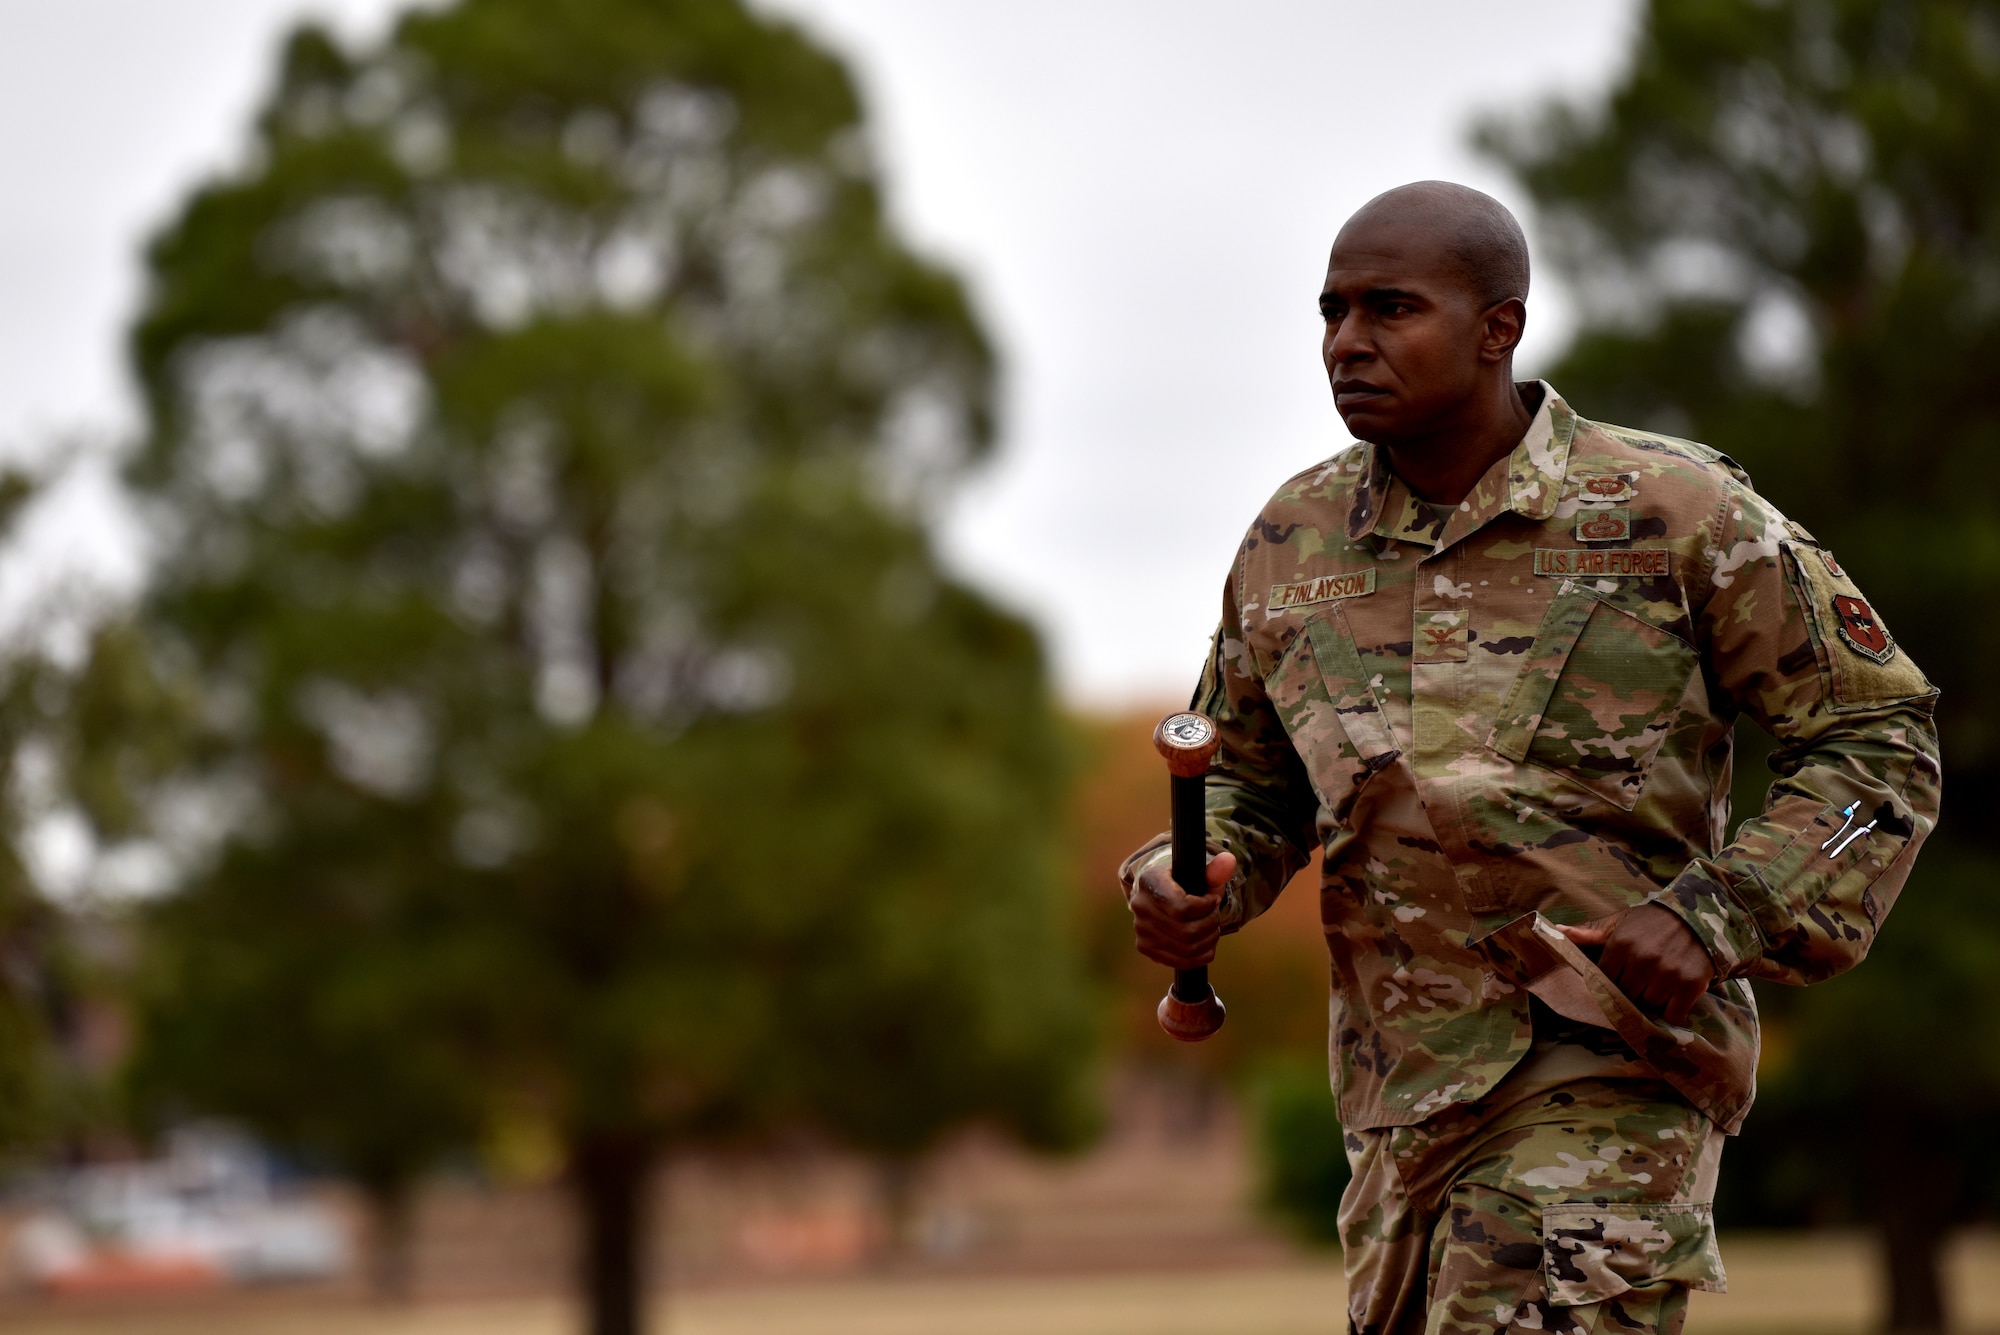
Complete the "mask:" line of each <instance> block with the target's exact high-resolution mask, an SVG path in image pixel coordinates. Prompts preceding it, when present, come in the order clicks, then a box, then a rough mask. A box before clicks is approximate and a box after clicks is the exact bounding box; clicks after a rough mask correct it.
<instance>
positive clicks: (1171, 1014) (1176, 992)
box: [1153, 713, 1226, 1043]
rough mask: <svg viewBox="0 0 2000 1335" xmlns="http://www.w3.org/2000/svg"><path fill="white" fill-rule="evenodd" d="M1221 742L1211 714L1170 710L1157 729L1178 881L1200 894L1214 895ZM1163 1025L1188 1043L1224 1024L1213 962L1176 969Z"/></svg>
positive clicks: (1155, 739) (1162, 1009)
mask: <svg viewBox="0 0 2000 1335" xmlns="http://www.w3.org/2000/svg"><path fill="white" fill-rule="evenodd" d="M1220 744H1221V738H1220V737H1219V736H1218V735H1217V733H1216V730H1215V724H1214V723H1213V722H1211V721H1210V720H1209V719H1208V718H1207V717H1206V716H1205V715H1201V714H1195V713H1180V714H1169V715H1168V716H1167V717H1166V718H1164V719H1162V720H1161V721H1160V726H1159V727H1157V728H1155V729H1154V730H1153V745H1154V746H1155V747H1157V748H1158V749H1159V752H1160V754H1161V755H1162V756H1164V757H1165V758H1166V762H1167V773H1168V774H1169V775H1170V776H1171V777H1170V778H1169V779H1168V783H1169V784H1170V785H1171V786H1172V789H1173V807H1172V811H1173V834H1172V839H1173V874H1174V882H1175V883H1176V884H1177V885H1179V886H1180V888H1181V889H1182V890H1183V891H1185V892H1186V893H1188V894H1190V895H1194V896H1196V897H1197V898H1198V897H1200V896H1202V895H1206V894H1207V893H1208V833H1207V831H1208V812H1207V804H1206V800H1205V799H1206V787H1207V775H1208V762H1209V761H1210V759H1212V758H1213V757H1214V755H1215V751H1216V747H1217V746H1219V745H1220ZM1156 1014H1157V1016H1158V1018H1159V1021H1160V1028H1162V1029H1164V1030H1166V1031H1167V1032H1168V1033H1169V1034H1171V1035H1173V1036H1174V1037H1175V1038H1178V1039H1180V1040H1181V1041H1183V1042H1186V1043H1194V1042H1199V1041H1200V1040H1202V1039H1204V1038H1207V1037H1208V1036H1209V1035H1210V1034H1212V1033H1214V1032H1215V1031H1216V1030H1218V1029H1220V1028H1222V1021H1223V1019H1224V1018H1225V1014H1226V1012H1225V1011H1224V1010H1223V1006H1222V999H1221V998H1220V997H1218V996H1216V995H1215V989H1214V988H1213V987H1211V986H1209V982H1208V966H1207V965H1205V964H1204V965H1200V966H1198V967H1196V968H1193V969H1176V970H1174V982H1173V986H1172V987H1170V988H1168V989H1167V994H1166V995H1165V996H1164V997H1161V998H1160V1007H1159V1010H1158V1011H1157V1012H1156Z"/></svg>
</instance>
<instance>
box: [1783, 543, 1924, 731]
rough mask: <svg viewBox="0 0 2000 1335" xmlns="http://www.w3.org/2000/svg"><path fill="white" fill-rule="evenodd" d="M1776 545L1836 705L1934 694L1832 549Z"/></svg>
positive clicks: (1869, 703)
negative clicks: (1783, 559) (1809, 630)
mask: <svg viewBox="0 0 2000 1335" xmlns="http://www.w3.org/2000/svg"><path fill="white" fill-rule="evenodd" d="M1781 545H1782V546H1783V548H1784V551H1785V558H1786V560H1785V564H1786V568H1787V574H1788V576H1789V577H1790V578H1791V580H1792V583H1793V590H1794V592H1795V594H1796V595H1797V597H1798V599H1799V603H1800V605H1801V606H1802V607H1803V608H1804V610H1805V616H1806V624H1807V625H1808V626H1810V627H1811V628H1812V636H1813V642H1814V648H1815V649H1816V650H1817V651H1818V654H1819V661H1820V666H1821V668H1822V670H1824V671H1825V672H1826V674H1827V677H1828V685H1829V687H1830V692H1829V693H1830V694H1831V696H1832V702H1833V705H1834V707H1835V708H1840V707H1843V706H1845V707H1849V708H1863V707H1868V706H1874V705H1885V704H1891V703H1894V702H1896V701H1899V700H1916V699H1921V698H1922V697H1924V696H1927V695H1932V694H1935V693H1936V691H1935V688H1934V687H1933V686H1932V685H1931V684H1930V682H1929V681H1928V680H1926V679H1925V677H1924V674H1923V673H1922V672H1921V671H1919V670H1918V669H1917V665H1916V664H1915V663H1912V662H1911V661H1910V656H1909V655H1908V654H1906V653H1904V652H1903V651H1902V649H1901V648H1899V647H1898V646H1897V644H1896V641H1895V639H1894V637H1893V636H1891V635H1890V634H1889V628H1888V627H1887V626H1886V625H1884V624H1883V623H1882V618H1881V616H1880V615H1878V614H1877V613H1876V611H1875V607H1874V605H1873V604H1872V603H1870V602H1869V601H1868V600H1867V599H1866V598H1864V597H1863V596H1862V594H1861V590H1860V589H1858V588H1856V587H1855V584H1854V581H1853V580H1852V579H1850V578H1848V575H1847V572H1846V571H1845V570H1844V569H1842V568H1841V565H1840V563H1839V562H1838V561H1836V560H1834V559H1833V553H1832V552H1829V551H1827V550H1826V549H1825V548H1823V547H1819V546H1817V545H1809V544H1807V543H1804V542H1797V541H1786V542H1784V543H1782V544H1781Z"/></svg>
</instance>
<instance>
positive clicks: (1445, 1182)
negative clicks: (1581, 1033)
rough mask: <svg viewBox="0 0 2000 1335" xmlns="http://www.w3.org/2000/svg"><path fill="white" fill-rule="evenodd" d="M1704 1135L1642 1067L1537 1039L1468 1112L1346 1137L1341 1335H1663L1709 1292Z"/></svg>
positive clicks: (1718, 1270) (1711, 1244) (1716, 1270)
mask: <svg viewBox="0 0 2000 1335" xmlns="http://www.w3.org/2000/svg"><path fill="white" fill-rule="evenodd" d="M1722 1141H1723V1136H1722V1133H1721V1131H1720V1130H1718V1129H1717V1127H1716V1126H1715V1124H1714V1123H1713V1122H1711V1121H1709V1120H1708V1118H1706V1117H1705V1116H1703V1115H1702V1114H1701V1113H1699V1112H1696V1111H1695V1110H1694V1109H1692V1108H1690V1107H1689V1106H1688V1105H1687V1104H1686V1103H1685V1102H1683V1101H1682V1100H1681V1099H1680V1097H1679V1096H1678V1095H1677V1094H1675V1093H1674V1091H1673V1090H1672V1089H1671V1088H1670V1087H1668V1086H1667V1085H1665V1084H1663V1083H1661V1082H1660V1081H1659V1080H1658V1079H1657V1078H1649V1073H1648V1072H1647V1069H1646V1068H1645V1067H1643V1066H1639V1065H1638V1064H1637V1063H1634V1062H1623V1061H1612V1060H1608V1059H1606V1058H1605V1057H1602V1056H1600V1055H1597V1054H1593V1053H1591V1052H1588V1051H1586V1050H1585V1049H1583V1048H1579V1047H1571V1046H1568V1045H1557V1044H1547V1043H1538V1044H1537V1045H1536V1049H1535V1051H1534V1052H1532V1053H1531V1054H1530V1055H1529V1056H1528V1058H1527V1059H1526V1060H1525V1061H1524V1062H1523V1064H1522V1067H1521V1068H1520V1069H1518V1070H1516V1071H1515V1072H1514V1073H1512V1074H1510V1075H1509V1076H1508V1077H1507V1079H1506V1080H1504V1081H1502V1082H1501V1083H1500V1084H1499V1085H1498V1086H1496V1087H1495V1088H1494V1090H1493V1091H1492V1093H1491V1094H1489V1095H1488V1096H1487V1097H1486V1098H1485V1099H1482V1100H1480V1101H1479V1102H1477V1103H1466V1104H1457V1105H1454V1106H1453V1107H1452V1108H1450V1109H1447V1110H1446V1111H1445V1112H1444V1113H1442V1114H1440V1115H1438V1116H1436V1117H1433V1118H1431V1119H1430V1120H1428V1121H1426V1122H1424V1123H1422V1124H1420V1125H1417V1126H1400V1127H1383V1128H1380V1129H1377V1130H1369V1131H1350V1132H1348V1133H1347V1157H1348V1162H1349V1163H1350V1164H1351V1165H1352V1166H1353V1169H1354V1180H1353V1182H1352V1184H1351V1185H1350V1186H1349V1187H1348V1189H1347V1193H1346V1195H1345V1196H1343V1197H1342V1198H1341V1204H1340V1232H1341V1246H1342V1248H1343V1250H1344V1253H1345V1259H1346V1266H1347V1290H1348V1316H1349V1320H1350V1322H1351V1323H1352V1324H1351V1326H1350V1332H1351V1335H1474V1332H1480V1333H1481V1335H1484V1333H1485V1332H1493V1331H1550V1332H1564V1333H1565V1335H1571V1333H1575V1335H1614V1333H1615V1335H1636V1333H1639V1332H1644V1333H1645V1335H1655V1333H1656V1332H1657V1333H1658V1335H1677V1333H1678V1332H1679V1331H1680V1329H1681V1326H1682V1323H1683V1322H1684V1321H1685V1320H1686V1318H1687V1301H1688V1292H1689V1290H1690V1289H1707V1290H1715V1291H1720V1290H1721V1288H1722V1285H1723V1272H1722V1260H1721V1257H1720V1256H1719V1255H1718V1254H1717V1251H1716V1246H1715V1233H1714V1227H1713V1224H1712V1221H1711V1218H1710V1201H1711V1200H1712V1199H1713V1197H1714V1192H1715V1175H1716V1168H1717V1165H1718V1163H1719V1161H1720V1159H1721V1154H1722Z"/></svg>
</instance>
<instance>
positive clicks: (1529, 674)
mask: <svg viewBox="0 0 2000 1335" xmlns="http://www.w3.org/2000/svg"><path fill="white" fill-rule="evenodd" d="M1605 585H1611V586H1612V587H1611V588H1609V589H1607V588H1605V587H1604V586H1605ZM1691 633H1692V628H1691V626H1690V623H1689V620H1688V616H1687V612H1686V610H1685V607H1684V606H1683V604H1682V603H1681V601H1680V594H1679V590H1678V588H1677V586H1675V585H1674V584H1673V582H1672V581H1671V580H1666V579H1662V580H1654V581H1642V580H1623V579H1621V580H1602V581H1595V582H1591V583H1585V582H1584V581H1582V580H1564V581H1563V582H1562V584H1561V585H1560V586H1558V588H1557V591H1556V596H1555V598H1554V599H1553V600H1552V601H1551V602H1550V604H1549V610H1548V614H1547V615H1546V616H1545V617H1544V618H1543V620H1542V627H1541V630H1540V632H1539V633H1537V635H1536V636H1535V643H1534V646H1533V647H1532V648H1530V649H1529V650H1528V655H1527V660H1526V661H1525V662H1523V663H1522V665H1521V670H1520V675H1519V676H1518V677H1516V678H1515V680H1514V688H1513V690H1512V691H1511V692H1510V693H1509V695H1508V698H1507V702H1506V703H1505V704H1504V705H1503V706H1502V707H1501V710H1500V713H1499V716H1498V718H1497V720H1496V721H1495V723H1494V727H1493V734H1492V736H1491V737H1490V738H1489V739H1488V742H1487V745H1488V746H1489V747H1491V748H1492V749H1493V750H1494V751H1495V752H1497V753H1499V754H1500V755H1503V756H1505V757H1507V758H1508V759H1509V760H1513V761H1517V762H1526V763H1527V764H1531V765H1538V766H1540V767H1542V768H1544V769H1549V770H1553V771H1555V772H1556V773H1557V774H1560V775H1562V776H1563V777H1564V778H1566V779H1569V780H1570V781H1571V782H1573V783H1576V784H1578V785H1580V786H1582V787H1584V788H1587V789H1589V790H1590V791H1591V792H1593V793H1595V794H1597V795H1598V796H1599V797H1601V798H1603V799H1604V800H1605V801H1607V802H1610V803H1611V804H1612V805H1614V806H1618V807H1622V808H1624V809H1625V810H1627V811H1629V810H1631V809H1632V807H1633V806H1635V805H1636V804H1637V803H1638V801H1639V794H1640V793H1641V792H1642V791H1643V790H1644V788H1645V786H1646V774H1647V771H1648V770H1649V769H1651V767H1652V764H1653V759H1654V757H1655V756H1657V755H1658V754H1659V753H1660V746H1661V744H1662V743H1663V742H1664V741H1666V738H1667V734H1668V733H1669V732H1670V731H1671V730H1672V728H1673V725H1674V721H1675V719H1676V718H1677V717H1678V716H1679V714H1680V707H1681V697H1682V695H1683V694H1685V692H1686V691H1687V687H1688V682H1689V679H1690V678H1691V677H1692V676H1693V675H1694V670H1695V667H1696V664H1697V662H1698V658H1699V656H1698V655H1697V654H1696V653H1695V649H1694V646H1693V645H1692V644H1690V643H1689V642H1688V636H1689V635H1690V634H1691Z"/></svg>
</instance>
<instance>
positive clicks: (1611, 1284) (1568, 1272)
mask: <svg viewBox="0 0 2000 1335" xmlns="http://www.w3.org/2000/svg"><path fill="white" fill-rule="evenodd" d="M1542 1269H1543V1278H1544V1279H1545V1280H1546V1282H1547V1284H1548V1291H1549V1301H1550V1302H1551V1303H1553V1304H1555V1305H1556V1306H1558V1307H1582V1306H1585V1305H1587V1304H1589V1303H1598V1302H1603V1301H1605V1300H1606V1299H1608V1298H1616V1297H1617V1296H1618V1295H1619V1294H1621V1293H1626V1292H1629V1291H1631V1290H1633V1289H1643V1288H1647V1287H1649V1286H1654V1285H1662V1284H1684V1285H1686V1286H1687V1287H1688V1288H1690V1289H1700V1290H1702V1291H1703V1292H1707V1293H1721V1292H1722V1291H1723V1288H1724V1275H1723V1271H1722V1254H1721V1252H1720V1251H1718V1250H1717V1248H1716V1245H1715V1221H1714V1218H1713V1207H1712V1206H1710V1205H1709V1203H1708V1202H1706V1201H1701V1202H1688V1203H1684V1204H1651V1203H1633V1204H1618V1205H1600V1204H1597V1203H1596V1202H1594V1201H1577V1202H1569V1203H1564V1204H1560V1205H1546V1206H1543V1207H1542Z"/></svg>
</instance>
